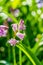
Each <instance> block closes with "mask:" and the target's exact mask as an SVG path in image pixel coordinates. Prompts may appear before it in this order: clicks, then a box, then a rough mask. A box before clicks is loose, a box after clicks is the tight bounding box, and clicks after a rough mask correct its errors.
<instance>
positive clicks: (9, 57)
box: [8, 46, 11, 62]
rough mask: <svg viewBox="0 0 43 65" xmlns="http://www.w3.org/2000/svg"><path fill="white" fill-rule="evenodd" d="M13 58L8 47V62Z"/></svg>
mask: <svg viewBox="0 0 43 65" xmlns="http://www.w3.org/2000/svg"><path fill="white" fill-rule="evenodd" d="M10 59H11V56H10V46H9V47H8V60H9V62H10Z"/></svg>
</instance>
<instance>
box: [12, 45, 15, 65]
mask: <svg viewBox="0 0 43 65" xmlns="http://www.w3.org/2000/svg"><path fill="white" fill-rule="evenodd" d="M12 51H13V59H14V61H13V62H14V64H13V65H16V56H15V47H14V46H13V47H12Z"/></svg>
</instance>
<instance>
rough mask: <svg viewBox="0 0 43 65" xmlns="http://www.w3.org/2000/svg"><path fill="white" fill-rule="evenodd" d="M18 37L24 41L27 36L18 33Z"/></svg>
mask: <svg viewBox="0 0 43 65" xmlns="http://www.w3.org/2000/svg"><path fill="white" fill-rule="evenodd" d="M16 36H17V37H18V38H20V39H21V40H23V38H24V36H25V34H22V33H19V32H18V33H17V34H16Z"/></svg>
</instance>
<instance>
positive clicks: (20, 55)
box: [19, 49, 22, 65]
mask: <svg viewBox="0 0 43 65" xmlns="http://www.w3.org/2000/svg"><path fill="white" fill-rule="evenodd" d="M21 59H22V52H21V50H20V49H19V65H22V60H21Z"/></svg>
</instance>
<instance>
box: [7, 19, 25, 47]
mask: <svg viewBox="0 0 43 65" xmlns="http://www.w3.org/2000/svg"><path fill="white" fill-rule="evenodd" d="M11 26H12V29H13V31H14V33H15V36H17V37H18V38H19V39H20V40H23V38H24V36H25V33H21V32H20V31H24V30H25V28H26V27H25V25H24V21H23V20H22V19H21V20H20V22H19V24H12V25H11ZM18 42H19V40H16V39H15V38H11V39H10V40H8V43H10V45H11V46H13V45H14V46H15V44H16V43H18Z"/></svg>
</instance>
